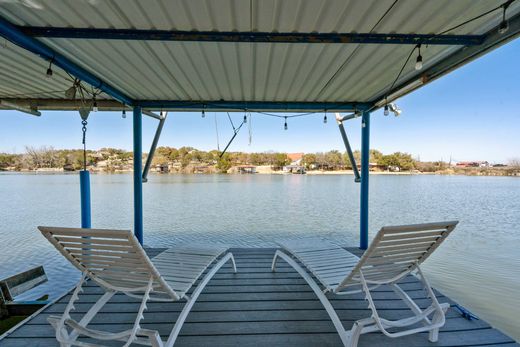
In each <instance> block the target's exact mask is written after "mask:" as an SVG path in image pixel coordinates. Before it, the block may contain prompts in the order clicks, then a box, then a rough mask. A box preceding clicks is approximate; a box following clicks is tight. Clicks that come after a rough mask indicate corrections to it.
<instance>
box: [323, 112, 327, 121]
mask: <svg viewBox="0 0 520 347" xmlns="http://www.w3.org/2000/svg"><path fill="white" fill-rule="evenodd" d="M323 124H327V111H325V116H323Z"/></svg>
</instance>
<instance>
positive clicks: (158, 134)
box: [142, 111, 168, 182]
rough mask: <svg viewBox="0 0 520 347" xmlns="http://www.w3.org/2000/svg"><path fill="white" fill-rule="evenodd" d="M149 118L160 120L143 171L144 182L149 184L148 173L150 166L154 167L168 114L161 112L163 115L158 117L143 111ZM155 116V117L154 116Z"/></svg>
mask: <svg viewBox="0 0 520 347" xmlns="http://www.w3.org/2000/svg"><path fill="white" fill-rule="evenodd" d="M143 113H144V114H146V115H147V116H150V117H153V118H156V119H159V125H158V126H157V130H156V131H155V136H154V137H153V141H152V146H151V147H150V152H149V153H148V157H147V158H146V163H145V164H144V169H143V176H142V177H143V182H148V171H150V166H151V165H152V160H153V156H154V154H155V149H156V148H157V143H159V138H160V137H161V131H162V128H163V126H164V122H165V121H166V116H167V115H168V112H164V113H163V112H161V115H160V116H158V115H156V114H155V113H152V112H148V111H146V112H145V111H143ZM152 115H153V116H152Z"/></svg>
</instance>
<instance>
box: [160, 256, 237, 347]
mask: <svg viewBox="0 0 520 347" xmlns="http://www.w3.org/2000/svg"><path fill="white" fill-rule="evenodd" d="M229 260H231V263H232V264H233V268H234V270H235V272H236V266H235V259H234V258H233V254H231V253H227V254H226V255H225V256H224V257H222V259H220V260H219V261H218V262H217V263H216V264H215V265H214V266H213V268H212V269H211V270H210V271H209V272H208V273H207V274H206V276H204V278H203V279H202V281H200V283H199V285H198V286H197V288H195V290H194V291H193V293H192V294H191V298H189V299H188V301H187V302H186V305H184V308H183V309H182V311H181V314H180V315H179V317H178V318H177V321H176V322H175V325H174V326H173V329H172V332H171V333H170V336H169V337H168V341H167V342H166V344H165V346H166V347H172V346H173V344H174V343H175V340H176V339H177V336H179V333H180V331H181V328H182V325H183V324H184V321H185V320H186V318H187V317H188V314H189V313H190V311H191V308H192V307H193V304H195V301H196V300H197V298H198V297H199V295H200V293H201V292H202V290H203V289H204V287H206V284H208V282H209V280H210V279H211V278H212V277H213V276H214V275H215V274H216V273H217V271H218V270H220V268H221V267H222V266H223V265H224V264H225V263H227V262H228V261H229Z"/></svg>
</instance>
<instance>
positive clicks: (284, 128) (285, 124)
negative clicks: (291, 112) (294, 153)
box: [283, 117, 287, 130]
mask: <svg viewBox="0 0 520 347" xmlns="http://www.w3.org/2000/svg"><path fill="white" fill-rule="evenodd" d="M283 130H287V117H285V123H284V124H283Z"/></svg>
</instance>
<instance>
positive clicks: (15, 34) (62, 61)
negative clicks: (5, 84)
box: [0, 17, 133, 105]
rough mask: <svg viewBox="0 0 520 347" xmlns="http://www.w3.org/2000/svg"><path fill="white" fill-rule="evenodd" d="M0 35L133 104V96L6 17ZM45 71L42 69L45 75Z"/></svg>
mask: <svg viewBox="0 0 520 347" xmlns="http://www.w3.org/2000/svg"><path fill="white" fill-rule="evenodd" d="M0 35H1V36H3V37H4V38H5V39H7V40H9V41H11V42H12V43H14V44H15V45H18V46H20V47H22V48H24V49H26V50H28V51H30V52H32V53H34V54H37V55H38V56H40V57H42V58H43V59H45V60H47V61H52V63H53V64H54V65H56V66H59V67H60V68H62V69H63V70H65V71H67V72H68V73H70V74H71V75H73V76H74V77H76V78H79V79H80V80H82V81H84V82H86V83H88V84H90V85H91V86H93V87H94V88H97V89H100V90H102V91H103V92H105V93H106V94H108V95H110V96H111V97H113V98H114V99H116V100H119V101H120V102H122V103H124V104H127V105H132V103H133V100H132V98H130V97H128V96H127V95H125V93H123V92H121V91H119V90H118V89H116V88H114V87H112V86H111V85H109V84H107V83H106V82H104V81H103V80H101V79H100V78H98V77H97V76H95V75H94V74H92V73H90V72H88V71H87V70H85V69H83V68H82V67H80V66H78V65H77V64H75V63H73V62H72V61H70V60H69V59H68V58H66V57H65V56H63V55H61V54H59V53H57V52H55V51H54V50H53V49H51V48H50V47H48V46H47V45H45V44H43V43H42V42H40V41H38V40H36V39H34V38H32V37H30V36H28V35H26V34H25V33H23V32H22V31H20V29H19V28H18V27H16V26H14V25H13V24H11V23H9V22H8V21H7V20H5V19H4V18H2V17H0ZM43 73H44V71H42V76H43Z"/></svg>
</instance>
